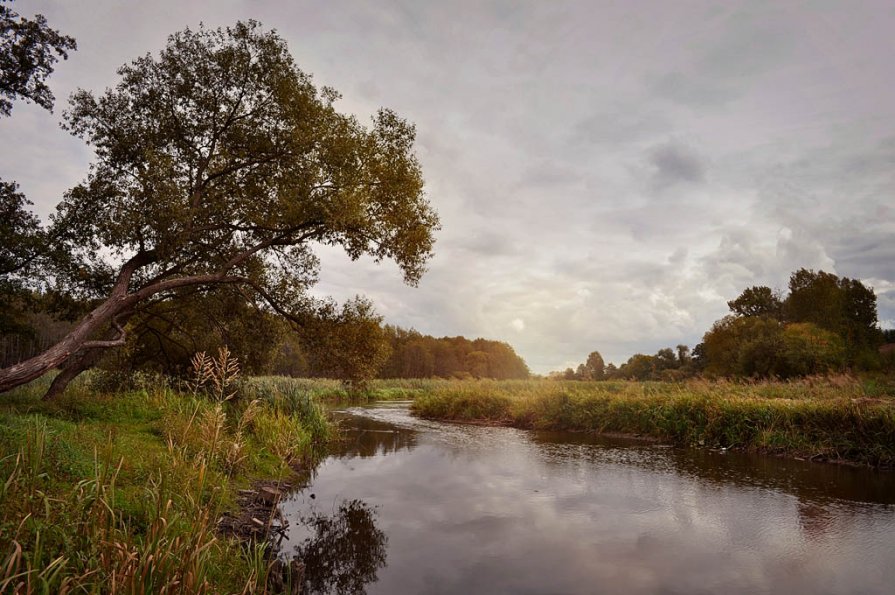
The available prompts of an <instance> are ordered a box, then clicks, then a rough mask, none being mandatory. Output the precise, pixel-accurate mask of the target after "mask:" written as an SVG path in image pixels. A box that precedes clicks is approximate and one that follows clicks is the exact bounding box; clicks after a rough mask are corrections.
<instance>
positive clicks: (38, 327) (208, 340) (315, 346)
mask: <svg viewBox="0 0 895 595" xmlns="http://www.w3.org/2000/svg"><path fill="white" fill-rule="evenodd" d="M51 297H52V296H49V295H46V294H38V293H33V294H25V293H22V294H20V295H19V298H18V302H17V304H18V307H17V308H9V309H6V310H4V311H3V312H2V314H3V315H4V316H0V358H2V359H3V364H4V365H10V364H12V363H15V362H17V361H20V360H21V359H23V358H25V357H30V356H32V355H34V354H36V353H39V352H40V350H41V349H45V348H46V345H48V344H52V343H53V342H55V341H57V340H58V339H59V338H60V337H61V336H63V335H64V334H65V332H67V331H68V330H69V329H70V328H71V326H72V322H71V321H72V320H75V319H77V317H78V315H79V314H80V313H81V312H82V311H84V310H87V309H88V308H89V306H90V304H86V303H85V304H77V303H72V302H66V303H65V304H64V305H65V308H62V307H61V306H60V303H58V302H59V300H58V299H50V298H51ZM128 328H129V333H128V342H127V345H126V346H125V347H124V348H123V349H119V350H117V351H114V352H111V353H109V354H108V355H107V356H106V357H105V358H104V360H103V361H102V362H101V364H100V366H101V367H103V368H106V369H107V370H111V371H117V372H125V373H130V372H134V371H151V372H158V373H162V374H166V375H170V376H180V375H184V374H187V373H189V370H190V359H191V358H192V356H193V355H194V354H195V353H196V352H199V351H206V352H209V353H214V352H216V350H217V349H218V347H221V346H223V345H226V346H228V348H229V349H230V351H231V352H232V353H233V354H234V355H235V356H236V357H237V358H238V359H239V361H240V364H241V366H242V368H243V371H244V373H246V374H250V375H264V374H275V375H283V376H293V377H318V378H319V377H330V378H339V379H343V380H348V381H354V382H358V381H363V380H364V379H369V378H375V377H379V378H433V377H441V378H496V379H510V378H527V377H528V376H529V371H528V367H527V366H526V365H525V362H524V361H523V360H522V358H521V357H519V356H518V355H517V354H516V352H515V351H514V350H513V348H512V347H511V346H510V345H508V344H507V343H503V342H500V341H491V340H487V339H481V338H479V339H474V340H470V339H467V338H465V337H442V338H435V337H432V336H429V335H423V334H421V333H419V332H417V331H416V330H412V329H411V330H406V329H403V328H400V327H397V326H393V325H384V324H382V319H381V318H380V317H378V316H376V315H375V313H374V312H373V311H372V307H371V305H370V304H369V303H368V302H365V301H364V300H361V299H358V300H354V301H349V302H348V303H346V304H345V305H344V306H343V307H342V308H341V309H339V308H336V307H335V306H334V307H333V309H332V311H330V312H322V313H321V312H317V315H316V316H314V317H313V318H309V319H308V320H306V321H305V325H304V326H303V327H302V328H298V329H296V328H294V327H292V326H290V324H289V323H288V322H286V321H285V320H283V318H282V317H279V316H277V315H275V314H274V313H273V312H270V311H269V310H268V309H264V308H260V307H257V306H256V305H254V304H252V303H251V302H248V301H247V300H246V299H245V297H244V296H243V295H242V294H240V293H239V292H238V291H233V290H229V289H226V288H224V289H221V290H218V291H195V292H191V293H189V294H184V295H181V296H179V299H177V300H176V301H169V302H161V303H156V304H150V305H149V306H147V307H145V308H142V309H140V310H139V311H138V312H137V313H136V314H135V315H134V316H133V317H132V318H131V319H130V322H129V325H128Z"/></svg>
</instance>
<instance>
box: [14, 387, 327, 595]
mask: <svg viewBox="0 0 895 595" xmlns="http://www.w3.org/2000/svg"><path fill="white" fill-rule="evenodd" d="M45 388H46V382H38V383H35V384H32V385H29V386H26V387H23V388H22V389H19V390H17V391H14V392H12V393H8V394H4V395H2V396H0V593H82V592H83V593H111V592H116V593H117V592H125V593H263V592H265V589H266V585H267V574H268V572H269V571H270V564H269V561H268V559H267V558H266V556H265V547H266V545H265V544H264V543H263V542H262V543H255V544H249V543H246V542H244V541H239V540H237V539H235V538H232V537H227V536H226V535H222V534H220V532H219V531H218V521H219V519H220V518H221V516H222V515H224V514H226V513H228V512H231V511H233V510H234V509H235V508H236V500H237V496H238V490H239V489H241V488H247V487H249V486H250V485H252V484H253V482H255V481H256V480H259V479H265V480H269V479H282V480H287V479H289V478H291V477H292V476H293V474H294V473H295V472H294V470H293V468H294V467H295V466H297V465H300V464H301V463H302V461H305V462H307V461H309V460H310V459H312V458H313V457H314V456H315V451H317V450H319V449H320V448H321V447H322V446H323V445H324V444H325V442H326V440H327V439H328V435H329V431H330V430H329V426H328V424H327V422H326V420H325V418H324V416H323V414H322V412H321V411H320V409H319V407H318V406H317V405H316V404H315V403H314V401H313V399H312V398H311V397H310V395H309V394H308V392H307V391H305V390H302V389H301V387H284V386H278V385H275V384H272V383H268V382H263V381H250V382H248V383H247V384H246V385H245V386H244V387H243V389H242V391H241V394H240V396H239V397H238V398H237V399H233V400H230V401H227V402H216V401H215V400H213V399H211V398H209V397H207V396H200V395H190V394H183V393H179V392H176V391H174V390H172V389H171V388H169V387H167V386H164V385H163V384H158V383H154V384H151V385H148V386H144V387H137V388H134V389H133V390H128V391H123V392H115V393H107V392H102V391H98V390H97V388H96V387H95V386H92V385H91V383H90V382H89V379H88V381H87V382H80V383H79V384H77V385H75V386H72V387H70V390H69V391H68V392H67V394H66V395H65V396H64V397H63V398H60V399H59V400H58V401H54V402H51V403H43V402H41V401H40V399H39V395H40V394H42V391H43V389H45Z"/></svg>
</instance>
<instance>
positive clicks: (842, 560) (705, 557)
mask: <svg viewBox="0 0 895 595" xmlns="http://www.w3.org/2000/svg"><path fill="white" fill-rule="evenodd" d="M342 415H343V416H344V419H345V422H344V427H345V429H346V433H347V439H346V440H345V441H344V442H343V443H342V447H341V452H339V453H336V454H334V456H332V457H330V458H328V459H327V460H326V461H324V462H323V463H322V464H321V466H320V467H319V468H318V470H317V474H316V477H315V479H314V480H313V482H312V483H311V485H310V486H309V487H308V488H307V489H306V490H304V491H302V492H300V493H298V494H296V495H294V496H293V497H292V499H291V500H289V501H288V502H286V503H284V512H285V514H286V515H287V517H289V518H290V521H291V522H292V523H293V525H295V521H294V520H293V519H295V518H297V517H302V516H307V515H308V514H309V512H308V511H309V510H315V507H317V508H316V510H330V509H331V510H333V511H336V510H339V509H340V505H341V503H342V502H343V501H345V500H346V499H348V500H349V501H350V500H351V499H355V498H360V499H362V500H363V501H364V502H367V503H369V504H370V505H372V506H375V507H376V510H377V511H378V513H379V514H378V517H377V519H376V525H378V530H379V531H381V532H382V534H383V542H382V547H383V557H382V561H383V563H384V560H385V557H384V553H385V552H384V548H385V540H384V537H385V535H387V536H388V565H387V566H380V567H378V571H377V572H375V573H374V576H376V577H377V580H375V582H367V583H365V584H364V585H360V586H357V585H355V587H356V588H358V589H361V588H362V589H365V590H366V591H367V592H369V593H423V592H425V593H595V592H605V593H658V592H668V593H672V592H675V593H718V592H724V593H773V592H786V593H806V594H807V593H848V592H863V593H888V592H890V587H891V585H892V584H893V583H895V506H893V505H892V502H893V499H895V485H893V483H892V482H893V480H895V474H884V473H873V472H870V471H868V470H863V469H849V468H842V467H835V466H830V465H819V464H811V463H801V462H798V461H787V460H782V459H774V458H769V457H750V456H746V455H742V454H737V453H723V454H722V453H720V452H711V451H705V450H701V451H700V450H687V449H672V448H663V447H661V446H659V445H652V444H643V443H639V442H630V441H619V440H608V439H603V438H594V437H592V436H587V435H583V434H548V433H532V432H523V431H519V430H514V429H510V428H482V427H474V426H459V425H453V424H440V423H437V422H431V421H426V420H419V419H416V418H413V417H412V416H410V415H409V413H408V412H407V410H406V408H400V407H399V408H395V407H390V408H383V407H376V408H373V409H368V410H356V411H352V412H350V413H345V414H342ZM309 536H310V534H300V533H298V532H293V533H290V535H288V536H287V547H291V546H294V545H300V544H301V543H302V542H303V541H304V540H305V539H307V538H308V537H309ZM362 543H363V542H362V541H358V542H357V544H362ZM364 547H365V546H364ZM333 551H335V550H333ZM350 551H351V550H349V552H350ZM321 555H322V556H323V557H324V558H325V557H326V555H327V554H326V553H322V554H321ZM333 555H335V554H333ZM320 563H321V564H326V561H325V560H322V559H321V562H320ZM330 564H337V563H335V562H331V563H330ZM324 588H326V587H324ZM329 588H335V587H329Z"/></svg>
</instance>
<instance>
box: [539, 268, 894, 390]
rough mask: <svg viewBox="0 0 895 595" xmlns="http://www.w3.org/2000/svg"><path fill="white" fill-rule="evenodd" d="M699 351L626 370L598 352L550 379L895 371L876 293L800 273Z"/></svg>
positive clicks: (753, 295) (641, 358) (681, 351)
mask: <svg viewBox="0 0 895 595" xmlns="http://www.w3.org/2000/svg"><path fill="white" fill-rule="evenodd" d="M727 305H728V307H729V308H730V311H731V314H729V315H727V316H725V317H724V318H722V319H721V320H718V321H717V322H715V324H714V325H712V328H711V329H709V330H708V332H706V333H705V335H704V336H703V339H702V343H700V344H698V345H697V346H696V347H694V348H693V351H692V353H691V352H690V350H689V348H688V347H687V346H686V345H678V346H677V348H676V349H670V348H666V349H660V350H659V351H658V352H657V353H656V354H655V355H644V354H642V353H638V354H635V355H633V356H631V358H630V359H628V361H627V362H625V363H624V364H622V365H621V366H618V367H616V366H614V365H613V364H608V365H604V364H603V358H602V357H601V356H600V354H599V352H593V353H591V354H590V356H588V358H587V361H586V362H584V363H582V364H580V365H579V366H578V367H577V368H576V369H573V368H568V369H566V370H565V371H563V372H554V373H553V374H551V376H552V377H554V378H563V379H578V380H589V379H593V380H609V379H636V380H678V379H682V378H686V377H689V376H695V375H702V376H709V377H755V378H768V377H777V378H793V377H799V376H807V375H811V374H826V373H831V372H840V371H844V370H861V371H873V370H882V369H887V370H895V351H893V350H890V349H882V350H881V349H880V347H881V346H882V345H883V344H884V343H887V342H892V341H895V331H892V330H886V331H883V330H881V329H880V328H879V326H878V319H877V310H876V294H875V293H874V292H873V290H872V289H871V288H868V287H866V286H865V285H864V284H863V283H861V282H860V281H858V280H856V279H849V278H848V277H838V276H837V275H834V274H832V273H826V272H824V271H818V272H815V271H813V270H808V269H799V270H798V271H796V272H794V273H793V274H792V275H791V276H790V279H789V292H788V294H787V295H786V296H783V295H780V294H779V293H778V292H775V291H773V290H772V289H771V288H769V287H765V286H753V287H750V288H748V289H746V290H744V291H743V292H742V293H741V294H740V295H739V297H737V298H736V299H734V300H731V301H729V302H727Z"/></svg>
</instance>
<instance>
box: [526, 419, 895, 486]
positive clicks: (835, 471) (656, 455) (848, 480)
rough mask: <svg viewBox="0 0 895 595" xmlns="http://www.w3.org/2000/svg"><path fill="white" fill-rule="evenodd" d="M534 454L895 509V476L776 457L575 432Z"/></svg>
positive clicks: (548, 439)
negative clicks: (684, 447) (631, 467)
mask: <svg viewBox="0 0 895 595" xmlns="http://www.w3.org/2000/svg"><path fill="white" fill-rule="evenodd" d="M530 440H531V442H532V443H533V444H535V445H537V446H538V447H539V448H538V449H537V450H536V451H535V453H534V454H536V456H538V457H539V458H540V459H541V460H542V461H543V462H544V463H545V464H547V465H567V464H569V463H570V462H572V461H577V462H582V461H585V462H587V463H588V464H595V465H600V464H620V465H634V466H637V467H640V468H643V469H648V470H651V471H655V472H659V473H674V474H677V475H685V476H689V477H692V478H694V479H698V480H699V481H700V482H702V483H708V484H714V485H718V486H723V485H730V484H734V485H738V486H744V487H746V486H748V487H754V488H763V489H768V490H777V491H783V492H786V493H789V494H792V495H793V496H796V497H797V498H799V499H800V500H804V501H806V502H815V503H828V502H832V501H834V500H847V501H853V502H869V503H878V504H895V473H891V472H886V471H872V470H869V469H865V468H855V467H850V466H845V465H834V464H818V463H812V462H809V461H799V460H795V459H784V458H777V457H773V456H766V455H758V454H751V453H742V452H734V451H719V450H710V449H695V448H692V449H691V448H686V449H680V448H668V447H667V446H665V445H651V444H644V443H643V442H642V441H638V440H631V439H625V438H609V437H602V436H593V435H588V434H585V433H571V432H532V433H531V435H530Z"/></svg>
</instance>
